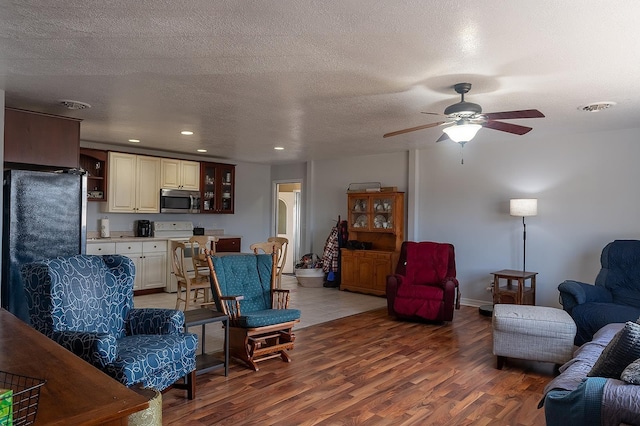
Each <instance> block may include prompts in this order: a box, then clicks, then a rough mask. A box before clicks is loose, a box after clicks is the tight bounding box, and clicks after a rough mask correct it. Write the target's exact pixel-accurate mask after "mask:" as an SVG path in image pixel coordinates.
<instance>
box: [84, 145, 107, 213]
mask: <svg viewBox="0 0 640 426" xmlns="http://www.w3.org/2000/svg"><path fill="white" fill-rule="evenodd" d="M80 167H82V168H83V169H84V170H86V171H87V200H89V201H107V177H106V176H107V151H102V150H99V149H89V148H80Z"/></svg>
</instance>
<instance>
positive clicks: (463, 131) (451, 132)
mask: <svg viewBox="0 0 640 426" xmlns="http://www.w3.org/2000/svg"><path fill="white" fill-rule="evenodd" d="M480 128H482V126H481V125H479V124H469V123H465V124H457V125H455V126H449V127H445V128H444V129H443V130H442V131H443V132H445V133H446V134H447V136H449V139H451V140H452V141H454V142H469V141H470V140H471V139H473V138H474V137H475V136H476V133H478V130H480Z"/></svg>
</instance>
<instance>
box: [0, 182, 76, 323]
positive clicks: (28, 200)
mask: <svg viewBox="0 0 640 426" xmlns="http://www.w3.org/2000/svg"><path fill="white" fill-rule="evenodd" d="M86 213H87V177H86V176H85V175H84V174H82V173H80V172H79V171H77V170H67V171H62V172H43V171H32V170H5V172H4V188H3V211H2V283H1V286H0V300H1V305H2V307H3V308H5V309H7V310H8V311H9V312H11V313H13V314H14V315H16V316H17V317H18V318H20V319H22V320H23V321H25V322H27V323H28V322H29V312H28V309H27V302H26V298H25V294H24V286H23V284H22V278H21V277H20V267H21V266H22V265H23V264H25V263H29V262H33V261H35V260H41V259H47V258H52V257H56V256H69V255H75V254H81V253H86V244H87V243H86V237H87V222H86Z"/></svg>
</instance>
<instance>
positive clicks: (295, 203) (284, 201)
mask: <svg viewBox="0 0 640 426" xmlns="http://www.w3.org/2000/svg"><path fill="white" fill-rule="evenodd" d="M301 199H302V183H301V182H299V181H291V182H275V200H274V206H275V209H274V210H275V211H274V220H273V223H274V226H275V229H274V231H275V235H277V236H278V237H284V238H287V239H288V240H289V248H288V250H287V259H286V261H285V264H284V269H283V270H282V272H283V273H285V274H293V271H294V265H295V264H296V262H297V261H298V259H300V207H301Z"/></svg>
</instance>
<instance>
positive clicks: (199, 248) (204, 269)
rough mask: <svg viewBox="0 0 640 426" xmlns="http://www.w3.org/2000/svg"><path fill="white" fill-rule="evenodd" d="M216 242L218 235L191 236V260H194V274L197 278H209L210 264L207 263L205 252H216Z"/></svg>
mask: <svg viewBox="0 0 640 426" xmlns="http://www.w3.org/2000/svg"><path fill="white" fill-rule="evenodd" d="M216 242H218V237H210V236H208V235H194V236H193V237H191V238H189V244H191V261H192V262H193V271H194V276H195V278H196V279H197V280H208V279H209V265H208V264H207V259H206V257H205V256H206V254H205V252H206V251H207V250H208V251H209V253H215V252H216V244H215V243H216Z"/></svg>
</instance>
